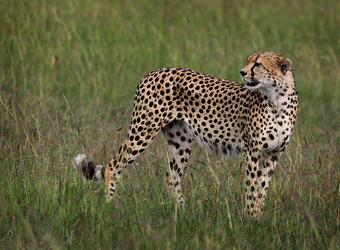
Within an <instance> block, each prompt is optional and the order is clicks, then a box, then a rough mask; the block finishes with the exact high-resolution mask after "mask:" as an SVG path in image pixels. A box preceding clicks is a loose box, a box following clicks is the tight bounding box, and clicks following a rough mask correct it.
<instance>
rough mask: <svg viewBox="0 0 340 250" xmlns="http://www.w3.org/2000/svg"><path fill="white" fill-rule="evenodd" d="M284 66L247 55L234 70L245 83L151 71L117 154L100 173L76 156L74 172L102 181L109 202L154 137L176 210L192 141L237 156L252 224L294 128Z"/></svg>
mask: <svg viewBox="0 0 340 250" xmlns="http://www.w3.org/2000/svg"><path fill="white" fill-rule="evenodd" d="M291 66H292V62H291V61H290V60H289V59H286V58H284V57H282V56H281V55H280V54H277V53H274V52H268V51H267V52H256V53H253V54H251V55H250V56H249V57H248V58H247V65H246V66H245V67H244V68H243V69H242V70H241V71H240V74H241V76H242V80H243V81H244V82H246V84H241V83H236V82H232V81H229V80H224V79H220V78H215V77H212V76H208V75H205V74H202V73H198V72H195V71H193V70H190V69H186V68H162V69H159V70H155V71H152V72H150V73H148V74H147V75H145V76H144V77H143V79H142V80H141V81H140V83H139V85H138V87H137V90H136V94H135V97H134V107H133V112H132V115H131V124H130V128H129V131H128V135H127V138H126V139H125V141H124V142H123V144H122V146H121V147H120V149H119V151H118V154H117V155H116V156H115V157H114V158H113V159H112V160H111V161H110V162H109V163H108V164H107V165H106V167H105V168H104V167H103V166H101V165H99V164H96V163H94V162H93V161H92V160H91V159H90V158H88V157H87V156H86V155H79V156H77V157H76V158H75V159H74V160H73V165H74V167H75V168H76V169H78V171H79V172H81V173H82V175H83V176H84V177H85V178H87V179H94V180H97V181H101V180H103V179H105V183H106V187H107V195H108V199H109V200H111V199H112V197H114V193H115V192H116V188H117V183H118V182H119V180H120V178H121V175H122V172H123V170H124V169H125V168H127V167H128V166H129V165H130V164H132V163H133V162H134V161H135V160H136V158H137V157H138V156H139V155H140V154H141V153H142V152H143V151H144V150H145V149H146V148H147V147H148V146H149V145H150V144H151V143H152V141H153V140H154V139H155V136H156V135H157V134H158V132H160V131H161V132H162V133H163V134H164V136H165V138H166V140H167V146H168V156H169V163H170V166H169V170H168V171H167V173H166V178H165V183H166V186H167V187H168V189H169V191H170V193H172V194H173V195H174V196H175V198H176V200H177V202H178V203H180V204H183V203H184V197H183V194H182V191H181V177H182V176H183V174H184V172H185V169H186V167H187V164H188V160H189V156H190V153H191V149H192V146H193V144H194V142H197V143H198V144H199V145H200V146H201V147H203V148H206V149H211V150H213V151H215V152H216V153H217V154H218V155H224V156H227V157H232V156H234V155H239V154H243V155H244V156H245V159H246V166H245V172H246V178H245V182H244V184H245V213H246V214H250V216H253V217H258V216H260V215H261V214H262V212H263V207H264V203H265V200H266V198H267V191H268V187H269V183H270V180H271V177H272V175H273V171H274V169H275V165H276V163H277V161H278V158H279V156H280V155H281V154H282V152H284V150H285V148H286V146H287V144H288V142H289V139H290V137H291V134H292V131H293V129H294V125H295V121H296V116H297V111H298V92H297V91H296V86H295V81H294V76H293V70H292V69H291ZM104 169H105V174H104Z"/></svg>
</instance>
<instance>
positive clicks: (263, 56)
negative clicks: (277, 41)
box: [240, 52, 292, 90]
mask: <svg viewBox="0 0 340 250" xmlns="http://www.w3.org/2000/svg"><path fill="white" fill-rule="evenodd" d="M291 66H292V62H291V61H290V60H289V59H286V58H283V57H282V56H281V55H279V54H277V53H274V52H256V53H253V54H251V55H250V56H249V57H248V58H247V65H246V66H245V67H244V68H243V69H242V70H241V71H240V73H241V75H242V80H243V81H245V82H246V83H247V88H248V89H249V90H252V89H259V90H261V89H268V88H273V87H274V88H276V87H280V86H279V85H280V84H281V83H283V82H285V80H286V79H285V78H286V77H290V76H291V74H289V76H288V74H287V72H291ZM281 87H282V86H281Z"/></svg>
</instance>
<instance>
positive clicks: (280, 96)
mask: <svg viewBox="0 0 340 250" xmlns="http://www.w3.org/2000/svg"><path fill="white" fill-rule="evenodd" d="M258 90H259V91H260V93H261V95H262V97H263V99H264V101H263V103H266V104H268V106H269V107H270V108H272V109H274V110H276V111H277V112H280V111H281V110H282V109H287V107H286V105H287V100H290V99H292V98H291V97H292V96H295V95H296V94H297V92H296V89H295V81H294V78H293V73H292V72H291V71H289V72H287V75H286V77H285V78H283V79H276V82H275V84H273V85H272V86H271V87H269V88H259V89H258Z"/></svg>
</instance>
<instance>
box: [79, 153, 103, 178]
mask: <svg viewBox="0 0 340 250" xmlns="http://www.w3.org/2000/svg"><path fill="white" fill-rule="evenodd" d="M72 165H73V168H74V169H76V170H77V171H78V173H79V174H80V175H81V176H82V177H83V178H84V179H88V180H92V179H93V180H95V181H98V182H101V181H102V180H104V172H105V171H104V167H103V166H102V165H99V164H97V163H95V162H94V161H92V159H91V158H89V157H88V156H86V155H84V154H80V155H78V156H76V157H75V158H74V159H73V160H72Z"/></svg>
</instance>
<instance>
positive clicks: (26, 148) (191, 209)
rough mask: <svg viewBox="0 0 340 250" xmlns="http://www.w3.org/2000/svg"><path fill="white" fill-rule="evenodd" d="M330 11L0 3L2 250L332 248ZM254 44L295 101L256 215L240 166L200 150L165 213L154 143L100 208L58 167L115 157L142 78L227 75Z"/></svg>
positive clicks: (335, 205) (339, 172)
mask: <svg viewBox="0 0 340 250" xmlns="http://www.w3.org/2000/svg"><path fill="white" fill-rule="evenodd" d="M339 11H340V3H339V2H338V1H335V0H327V1H307V0H306V1H303V0H302V1H290V0H288V1H271V0H268V1H264V0H263V1H250V0H242V1H231V2H230V1H222V0H220V1H219V0H213V1H205V0H202V1H196V2H192V1H191V2H190V1H184V2H183V1H179V0H174V1H162V0H161V1H157V2H152V1H146V0H137V1H128V0H124V1H106V0H99V1H88V0H85V1H77V0H75V1H47V2H46V1H39V0H31V1H3V2H2V3H1V8H0V23H1V25H0V160H1V161H0V162H1V163H0V169H1V177H0V225H1V228H0V246H1V248H2V249H12V248H20V249H21V248H33V249H36V248H56V249H60V248H72V249H75V248H83V249H90V248H98V249H99V248H102V249H106V248H117V249H126V248H127V249H155V248H156V249H159V248H166V249H172V248H180V249H188V248H195V249H202V248H206V249H226V248H239V249H245V248H247V249H251V248H273V249H277V248H283V249H289V248H296V249H304V248H306V249H315V248H318V249H326V248H329V249H337V248H339V247H338V246H339V244H340V241H339V238H340V237H339V231H340V229H339V227H340V217H339V214H340V201H339V199H340V197H339V183H340V168H339V167H340V164H339V162H340V156H339V153H340V140H339V135H340V131H339V123H340V117H339V116H340V108H339V107H340V87H339V86H340V80H339V79H340V67H339V58H340V35H339V32H338V26H339V23H340V18H339V15H338V13H339ZM261 50H271V51H275V52H279V53H281V54H282V55H283V56H285V57H288V58H290V59H291V60H292V62H293V69H294V73H295V80H296V84H297V89H298V91H299V97H300V105H299V114H298V118H299V121H298V123H297V125H296V129H295V131H294V134H293V137H292V140H291V143H290V146H289V148H288V149H287V152H286V154H285V155H284V156H283V157H282V158H281V159H280V162H279V164H278V167H277V171H276V172H275V177H274V180H273V183H272V186H271V187H270V191H269V200H268V202H267V205H266V208H265V213H264V215H263V217H262V218H261V220H259V221H253V220H251V219H250V218H248V217H244V216H243V206H244V194H243V192H244V191H243V189H244V187H243V179H244V173H243V171H242V170H243V169H242V160H241V159H240V158H236V159H220V158H218V157H216V156H215V155H214V154H212V153H209V152H208V153H206V152H205V151H203V150H201V149H199V148H195V149H194V152H193V153H192V156H191V159H190V162H189V167H188V171H187V173H186V175H185V176H184V178H183V189H184V194H185V196H186V203H187V207H186V211H185V212H184V211H182V210H180V209H179V208H178V207H177V206H176V204H175V203H173V202H172V201H171V199H169V197H168V194H167V191H166V189H165V187H164V185H163V179H164V178H163V177H164V175H165V172H166V171H165V168H166V167H167V159H166V151H165V150H166V146H165V142H164V138H163V137H162V136H159V137H157V139H156V141H155V142H154V143H153V145H152V146H151V147H150V149H149V150H147V151H146V152H145V153H144V154H143V156H142V157H141V158H140V159H139V160H138V161H137V162H136V163H135V164H134V165H133V166H132V167H131V168H130V169H129V171H127V172H126V173H125V174H124V177H123V181H122V182H121V183H120V185H119V188H118V190H119V192H118V196H117V198H116V199H115V200H114V202H112V203H106V202H105V200H104V198H103V197H104V187H103V186H102V185H96V184H94V183H89V182H83V181H82V180H81V179H80V178H79V177H78V176H77V173H76V172H75V171H74V170H73V169H72V168H71V159H72V157H74V156H75V155H76V154H78V153H86V154H88V155H92V156H93V158H94V159H95V160H96V161H97V162H101V163H105V162H107V161H108V160H109V159H110V158H111V157H112V155H114V154H115V152H116V150H117V148H118V147H119V146H120V145H119V143H120V142H121V141H122V139H123V137H124V136H125V134H126V130H127V128H128V124H129V116H130V111H131V109H132V104H133V95H134V92H135V88H136V86H137V84H138V82H139V80H140V79H141V78H142V76H143V75H144V74H146V73H147V72H148V71H150V70H154V69H157V68H160V67H165V66H183V67H187V68H191V69H194V70H196V71H201V72H204V73H207V74H210V75H213V76H217V77H221V78H227V79H230V80H235V81H240V76H239V73H238V72H239V70H240V69H241V68H242V67H243V66H244V65H245V58H246V56H247V55H249V54H250V53H252V52H254V51H261Z"/></svg>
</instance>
